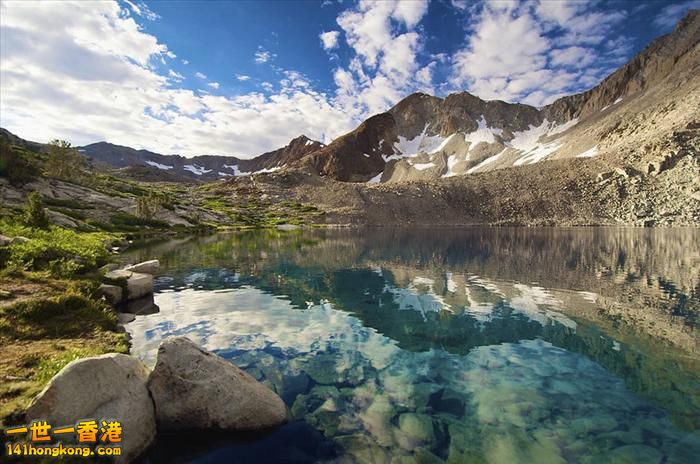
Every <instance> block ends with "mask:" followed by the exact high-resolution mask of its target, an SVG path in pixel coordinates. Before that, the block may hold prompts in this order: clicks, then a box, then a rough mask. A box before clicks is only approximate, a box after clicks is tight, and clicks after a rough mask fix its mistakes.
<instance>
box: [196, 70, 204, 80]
mask: <svg viewBox="0 0 700 464" xmlns="http://www.w3.org/2000/svg"><path fill="white" fill-rule="evenodd" d="M194 75H195V77H197V78H198V79H206V78H207V75H206V74H204V73H201V72H199V71H197V72H196V73H194Z"/></svg>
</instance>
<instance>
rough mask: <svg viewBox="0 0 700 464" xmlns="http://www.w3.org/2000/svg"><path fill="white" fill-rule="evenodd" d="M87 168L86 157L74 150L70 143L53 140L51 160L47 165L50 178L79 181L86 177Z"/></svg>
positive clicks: (50, 146)
mask: <svg viewBox="0 0 700 464" xmlns="http://www.w3.org/2000/svg"><path fill="white" fill-rule="evenodd" d="M86 167H87V161H86V160H85V157H84V156H83V155H81V154H80V153H78V151H77V150H75V149H74V148H72V147H71V144H70V143H69V142H66V141H65V140H53V141H51V142H50V143H49V159H48V161H47V163H46V173H47V175H48V176H49V177H54V178H56V179H62V180H67V181H78V180H80V179H82V178H83V177H84V175H85V169H86Z"/></svg>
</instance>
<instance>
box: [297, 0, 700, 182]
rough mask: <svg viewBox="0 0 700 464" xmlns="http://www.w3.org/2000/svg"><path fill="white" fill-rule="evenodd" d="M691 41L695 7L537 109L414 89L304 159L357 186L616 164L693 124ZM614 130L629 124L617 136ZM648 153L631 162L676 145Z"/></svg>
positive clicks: (698, 104) (699, 102) (695, 65)
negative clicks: (585, 84)
mask: <svg viewBox="0 0 700 464" xmlns="http://www.w3.org/2000/svg"><path fill="white" fill-rule="evenodd" d="M699 42H700V11H698V10H693V11H691V12H690V13H689V14H688V15H687V16H686V17H685V18H684V19H683V20H681V21H680V22H679V24H678V25H677V27H676V29H675V30H674V32H672V33H671V34H668V35H665V36H662V37H659V38H658V39H656V40H655V41H653V42H652V43H651V44H650V45H649V46H648V47H647V48H646V49H644V50H643V51H641V52H640V53H639V54H638V55H637V56H635V57H634V58H633V59H632V60H630V61H629V62H628V63H627V64H625V65H624V66H622V67H621V68H620V69H618V70H617V71H615V72H614V73H612V74H611V75H610V76H608V77H607V78H606V79H604V80H603V81H602V82H601V83H600V84H599V85H597V86H596V87H594V88H593V89H591V90H589V91H586V92H583V93H580V94H577V95H571V96H566V97H562V98H560V99H558V100H556V101H555V102H553V103H551V104H549V105H547V106H545V107H543V108H535V107H532V106H529V105H523V104H511V103H506V102H503V101H484V100H481V99H480V98H478V97H476V96H474V95H471V94H469V93H467V92H462V93H457V94H452V95H449V96H447V97H446V98H438V97H434V96H430V95H427V94H422V93H416V94H413V95H410V96H409V97H407V98H405V99H404V100H402V101H401V102H399V103H398V104H397V105H395V106H394V107H393V108H391V109H390V110H388V111H387V112H386V113H382V114H380V115H376V116H373V117H372V118H370V119H368V120H367V121H365V122H364V123H363V124H362V125H361V126H360V127H358V128H357V129H355V130H354V131H353V132H351V133H349V134H346V135H344V136H342V137H340V138H338V139H336V140H335V141H333V142H332V143H331V144H329V145H328V146H327V147H323V148H321V149H320V150H319V151H318V152H316V153H313V154H312V155H310V156H309V158H308V160H305V161H306V164H307V166H308V167H311V168H312V169H314V170H316V171H317V172H318V173H319V174H321V175H328V176H330V177H333V178H335V179H338V180H342V181H355V182H358V181H370V182H396V181H406V180H427V179H437V178H441V177H452V176H455V175H462V174H472V173H476V172H484V171H489V170H493V169H499V168H505V167H512V166H521V165H525V164H533V163H537V162H540V161H543V160H551V159H562V158H576V157H580V158H590V157H596V156H599V155H604V154H606V153H617V155H618V156H617V157H618V160H619V161H623V160H624V157H622V156H619V155H620V154H621V153H620V152H623V153H625V152H630V151H635V150H636V151H637V152H639V151H640V150H639V148H640V145H639V140H640V139H641V138H645V139H654V142H653V143H654V144H657V145H659V144H666V145H669V143H667V142H669V141H670V139H671V138H672V135H671V134H672V133H673V132H674V131H678V130H684V129H687V128H689V127H693V126H694V125H696V124H698V121H700V111H699V110H698V108H700V79H699V78H698V76H699V75H700V59H699V55H700V52H699V51H698V46H699V45H698V43H699ZM640 115H642V116H643V117H642V118H641V119H640V118H639V116H640ZM632 121H633V122H634V126H631V125H630V123H631V122H632ZM622 127H626V128H630V129H632V130H631V133H629V134H625V137H624V139H623V140H621V139H622V138H621V137H619V136H618V135H617V132H618V131H619V130H620V129H621V128H622ZM620 141H622V142H623V143H620ZM630 148H631V149H632V150H630ZM652 151H654V150H651V149H649V150H645V152H648V153H647V154H651V155H653V156H652V157H647V158H649V159H644V160H641V161H643V162H642V163H638V165H637V168H639V169H644V170H646V169H648V165H649V164H650V163H652V164H653V163H658V161H659V160H658V159H657V158H658V157H662V158H663V157H667V156H673V153H677V152H678V151H679V149H675V150H674V147H670V146H669V147H668V150H667V151H666V152H665V153H659V152H658V151H662V150H658V151H657V152H655V153H651V152H652ZM621 158H622V159H621ZM636 161H640V160H636ZM644 162H646V163H647V164H646V165H645V164H644Z"/></svg>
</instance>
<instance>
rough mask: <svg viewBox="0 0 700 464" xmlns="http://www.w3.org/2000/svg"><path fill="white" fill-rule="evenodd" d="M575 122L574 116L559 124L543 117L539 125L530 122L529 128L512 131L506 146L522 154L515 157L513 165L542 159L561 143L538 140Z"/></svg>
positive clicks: (576, 120)
mask: <svg viewBox="0 0 700 464" xmlns="http://www.w3.org/2000/svg"><path fill="white" fill-rule="evenodd" d="M576 124H578V119H576V118H574V119H572V120H571V121H569V122H567V123H565V124H561V125H559V124H557V123H556V122H550V121H548V120H547V119H545V120H544V121H542V124H540V125H539V126H533V125H532V124H530V127H529V129H527V130H524V131H520V132H514V133H513V138H512V139H511V140H509V141H508V142H506V146H508V147H511V148H514V149H516V150H520V151H522V152H523V155H522V156H521V158H519V159H517V160H516V161H515V162H514V163H513V165H514V166H521V165H523V164H532V163H537V162H538V161H542V160H543V159H545V158H546V157H548V156H549V155H551V154H552V153H554V152H555V151H557V150H558V149H559V148H561V146H562V145H563V143H562V142H560V141H558V140H554V141H550V142H547V143H543V142H540V140H541V139H542V138H547V137H551V136H553V135H556V134H561V133H562V132H565V131H567V130H569V129H570V128H572V127H574V126H575V125H576Z"/></svg>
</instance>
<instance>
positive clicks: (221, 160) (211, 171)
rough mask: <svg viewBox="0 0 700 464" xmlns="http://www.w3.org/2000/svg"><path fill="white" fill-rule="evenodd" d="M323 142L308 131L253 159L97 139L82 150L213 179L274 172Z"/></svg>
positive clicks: (112, 161)
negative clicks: (190, 155)
mask: <svg viewBox="0 0 700 464" xmlns="http://www.w3.org/2000/svg"><path fill="white" fill-rule="evenodd" d="M322 146H323V144H322V143H320V142H317V141H315V140H311V139H309V138H308V137H306V136H305V135H300V136H299V137H297V138H295V139H292V140H291V141H290V142H289V144H287V145H286V146H284V147H282V148H279V149H277V150H273V151H270V152H267V153H263V154H262V155H260V156H256V157H255V158H252V159H241V158H237V157H234V156H221V155H203V156H195V157H193V158H186V157H184V156H180V155H162V154H159V153H154V152H151V151H148V150H136V149H134V148H130V147H125V146H121V145H114V144H111V143H108V142H97V143H92V144H90V145H86V146H84V147H80V148H79V150H80V151H81V152H82V153H83V154H85V156H87V157H89V158H90V159H91V160H92V161H93V162H94V163H95V164H96V165H97V167H102V168H107V169H108V168H133V167H141V168H150V174H151V175H153V174H154V173H157V172H158V171H160V174H161V175H160V178H161V180H170V181H177V180H192V179H196V180H202V181H212V180H218V179H221V178H224V177H230V176H241V175H247V174H252V173H262V172H272V171H275V170H277V169H281V168H283V167H284V166H286V165H288V164H290V163H293V162H295V161H297V160H299V159H301V158H303V157H304V156H306V155H307V154H309V153H312V152H314V151H316V150H318V149H319V148H321V147H322Z"/></svg>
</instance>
